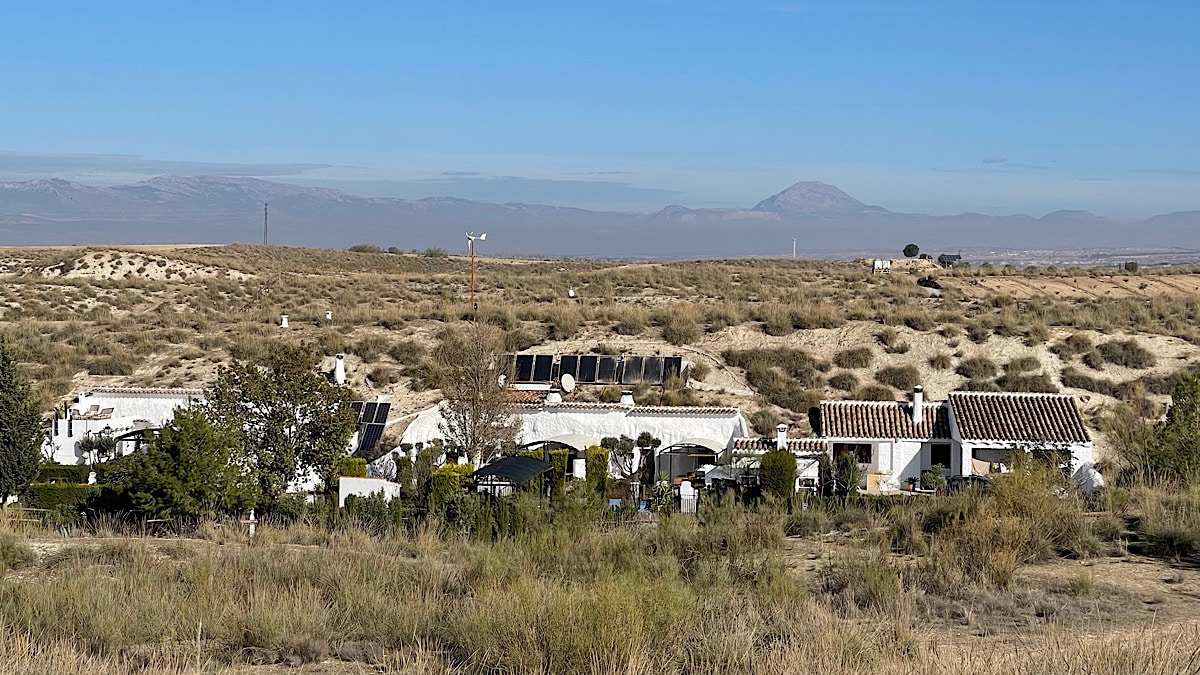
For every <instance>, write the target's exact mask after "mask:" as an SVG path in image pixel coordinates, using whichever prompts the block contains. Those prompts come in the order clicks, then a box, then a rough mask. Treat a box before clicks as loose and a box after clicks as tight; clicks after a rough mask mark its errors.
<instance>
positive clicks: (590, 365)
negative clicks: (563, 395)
mask: <svg viewBox="0 0 1200 675" xmlns="http://www.w3.org/2000/svg"><path fill="white" fill-rule="evenodd" d="M598 361H599V359H598V358H597V357H595V356H581V357H579V377H577V378H575V379H576V381H578V382H582V383H583V384H595V383H596V367H597V363H598Z"/></svg>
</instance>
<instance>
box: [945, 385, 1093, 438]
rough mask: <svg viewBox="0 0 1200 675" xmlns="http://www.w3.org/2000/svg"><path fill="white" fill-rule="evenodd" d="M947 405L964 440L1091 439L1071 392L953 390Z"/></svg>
mask: <svg viewBox="0 0 1200 675" xmlns="http://www.w3.org/2000/svg"><path fill="white" fill-rule="evenodd" d="M950 405H951V406H952V407H953V408H954V421H955V423H956V424H957V425H958V431H959V433H960V434H961V435H962V437H963V439H964V440H987V441H1009V442H1037V441H1044V442H1050V443H1087V442H1090V441H1091V436H1089V435H1088V431H1087V427H1086V426H1084V424H1083V416H1082V415H1080V414H1079V408H1078V407H1077V406H1076V405H1075V399H1074V398H1073V397H1071V396H1067V395H1063V394H1009V393H1001V394H998V393H990V392H959V391H956V392H951V393H950Z"/></svg>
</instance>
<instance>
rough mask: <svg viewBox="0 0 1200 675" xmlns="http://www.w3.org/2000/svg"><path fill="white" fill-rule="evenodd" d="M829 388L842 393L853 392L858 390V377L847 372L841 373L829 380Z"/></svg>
mask: <svg viewBox="0 0 1200 675" xmlns="http://www.w3.org/2000/svg"><path fill="white" fill-rule="evenodd" d="M829 386H830V387H833V388H834V389H840V390H842V391H847V392H849V391H854V390H855V389H857V388H858V377H857V376H856V375H855V374H854V373H851V372H849V371H845V370H843V371H841V372H839V373H836V374H834V375H832V376H830V378H829Z"/></svg>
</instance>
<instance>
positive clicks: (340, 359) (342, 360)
mask: <svg viewBox="0 0 1200 675" xmlns="http://www.w3.org/2000/svg"><path fill="white" fill-rule="evenodd" d="M334 359H335V360H334V362H333V381H334V382H336V383H338V384H346V355H345V354H338V355H337V356H336V357H334Z"/></svg>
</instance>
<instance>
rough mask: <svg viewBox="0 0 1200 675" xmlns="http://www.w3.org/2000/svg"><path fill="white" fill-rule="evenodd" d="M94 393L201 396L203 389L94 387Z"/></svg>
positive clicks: (92, 390)
mask: <svg viewBox="0 0 1200 675" xmlns="http://www.w3.org/2000/svg"><path fill="white" fill-rule="evenodd" d="M90 391H91V392H92V393H93V394H131V395H138V394H142V395H146V394H170V395H172V396H200V395H202V394H203V393H204V390H203V389H173V388H166V387H158V388H155V387H93V388H92V389H91V390H90Z"/></svg>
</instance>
